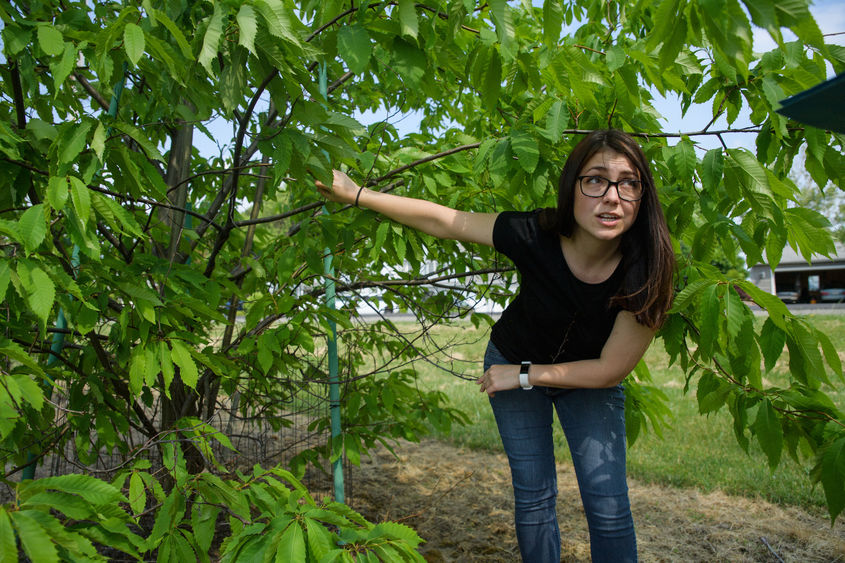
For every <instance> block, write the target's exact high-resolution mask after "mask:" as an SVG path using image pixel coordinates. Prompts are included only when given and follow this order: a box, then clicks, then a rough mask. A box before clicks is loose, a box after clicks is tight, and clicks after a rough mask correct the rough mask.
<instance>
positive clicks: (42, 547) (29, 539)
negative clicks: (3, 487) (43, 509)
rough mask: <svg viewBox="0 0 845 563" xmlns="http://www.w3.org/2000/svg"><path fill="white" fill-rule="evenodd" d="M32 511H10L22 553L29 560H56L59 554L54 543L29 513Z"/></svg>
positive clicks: (40, 561)
mask: <svg viewBox="0 0 845 563" xmlns="http://www.w3.org/2000/svg"><path fill="white" fill-rule="evenodd" d="M32 512H33V511H30V510H19V511H17V512H12V522H13V523H14V525H15V528H17V531H18V538H20V541H21V545H22V546H23V550H24V553H26V555H27V557H29V558H30V560H32V561H38V563H51V562H53V561H56V562H58V561H59V554H58V552H57V551H56V546H55V544H53V541H52V540H51V539H50V535H49V534H48V533H47V530H45V529H44V528H43V527H41V525H40V524H39V523H38V521H37V520H36V519H34V518H33V517H32V516H31V515H30V514H31V513H32Z"/></svg>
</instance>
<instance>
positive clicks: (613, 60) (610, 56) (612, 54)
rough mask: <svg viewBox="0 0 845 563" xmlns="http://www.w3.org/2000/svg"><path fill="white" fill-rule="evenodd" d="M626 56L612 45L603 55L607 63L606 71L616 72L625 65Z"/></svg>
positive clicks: (617, 46)
mask: <svg viewBox="0 0 845 563" xmlns="http://www.w3.org/2000/svg"><path fill="white" fill-rule="evenodd" d="M626 59H627V56H626V55H625V51H624V50H623V49H622V47H620V46H619V45H612V46H611V47H610V48H609V49H608V50H607V52H606V54H605V61H606V62H607V70H609V71H610V72H616V71H617V70H619V69H620V68H622V65H624V64H625V60H626Z"/></svg>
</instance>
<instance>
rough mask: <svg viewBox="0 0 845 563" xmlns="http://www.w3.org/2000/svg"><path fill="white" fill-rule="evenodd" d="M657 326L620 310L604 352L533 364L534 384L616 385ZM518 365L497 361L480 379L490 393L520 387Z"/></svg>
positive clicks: (530, 376) (530, 379)
mask: <svg viewBox="0 0 845 563" xmlns="http://www.w3.org/2000/svg"><path fill="white" fill-rule="evenodd" d="M654 333H655V330H654V329H652V328H649V327H647V326H645V325H642V324H640V323H638V322H637V320H636V318H634V315H633V314H631V313H629V312H628V311H620V312H619V314H618V315H617V316H616V322H615V323H614V324H613V330H612V331H611V333H610V336H609V337H608V339H607V342H605V344H604V347H603V348H602V351H601V356H600V357H598V358H596V359H594V360H579V361H575V362H564V363H560V364H532V365H531V367H530V368H529V370H528V382H529V383H530V384H531V385H543V386H545V387H562V388H567V389H581V388H601V387H613V386H615V385H618V384H619V383H621V382H622V380H623V379H625V377H627V375H628V374H629V373H631V372H632V371H633V370H634V368H635V367H636V365H637V362H639V361H640V358H642V357H643V354H645V351H646V350H647V349H648V346H649V344H650V343H651V340H652V338H654ZM519 367H520V366H518V365H513V364H509V365H494V366H491V367H490V369H488V370H487V371H486V372H485V373H484V375H482V376H481V377H480V378H479V379H478V381H477V383H478V384H479V385H481V390H482V391H485V392H486V393H487V394H488V395H491V396H492V395H493V394H494V393H495V392H496V391H505V390H507V389H516V388H517V387H519Z"/></svg>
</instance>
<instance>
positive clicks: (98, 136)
mask: <svg viewBox="0 0 845 563" xmlns="http://www.w3.org/2000/svg"><path fill="white" fill-rule="evenodd" d="M91 150H92V151H94V154H96V155H97V158H98V159H100V162H102V161H103V153H104V152H105V150H106V128H105V127H104V126H103V124H102V123H98V124H97V128H96V129H94V136H93V137H92V138H91Z"/></svg>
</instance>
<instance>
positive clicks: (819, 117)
mask: <svg viewBox="0 0 845 563" xmlns="http://www.w3.org/2000/svg"><path fill="white" fill-rule="evenodd" d="M781 104H782V107H781V108H780V109H778V110H777V112H778V113H779V114H781V115H785V116H786V117H789V118H791V119H794V120H795V121H800V122H801V123H804V124H806V125H812V126H813V127H818V128H819V129H826V130H828V131H834V132H836V133H845V72H843V73H840V74H838V75H836V76H835V77H834V78H831V79H830V80H827V81H825V82H822V83H821V84H819V85H817V86H813V87H812V88H810V89H809V90H804V91H803V92H801V93H799V94H795V95H794V96H792V97H789V98H786V99H785V100H782V101H781Z"/></svg>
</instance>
